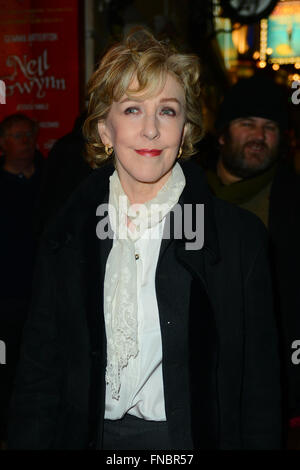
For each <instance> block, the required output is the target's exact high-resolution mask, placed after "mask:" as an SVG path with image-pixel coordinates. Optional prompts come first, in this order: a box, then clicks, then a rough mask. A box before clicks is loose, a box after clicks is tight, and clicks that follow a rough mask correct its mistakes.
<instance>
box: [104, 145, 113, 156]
mask: <svg viewBox="0 0 300 470" xmlns="http://www.w3.org/2000/svg"><path fill="white" fill-rule="evenodd" d="M113 151H114V149H113V147H109V146H108V145H105V153H106V155H107V156H108V157H110V156H111V154H112V153H113Z"/></svg>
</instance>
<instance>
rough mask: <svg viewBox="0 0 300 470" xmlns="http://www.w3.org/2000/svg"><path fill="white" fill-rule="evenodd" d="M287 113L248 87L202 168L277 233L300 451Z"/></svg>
mask: <svg viewBox="0 0 300 470" xmlns="http://www.w3.org/2000/svg"><path fill="white" fill-rule="evenodd" d="M287 111H288V107H287V99H286V97H285V94H284V92H283V90H282V88H281V87H280V86H278V85H276V84H275V83H273V82H272V81H271V80H270V79H269V78H266V77H265V76H253V77H251V78H249V79H242V80H240V81H239V82H237V83H236V84H235V85H233V86H232V87H231V88H230V89H229V90H228V92H227V93H226V94H225V96H224V100H223V102H222V103H221V106H220V109H219V113H218V117H217V120H216V125H215V127H216V133H217V138H218V144H219V145H218V147H219V148H217V146H215V152H213V154H211V155H210V156H208V158H206V160H205V161H202V162H200V163H202V165H203V166H204V168H205V173H206V178H207V181H208V183H209V185H210V188H211V190H212V191H213V193H214V194H215V195H216V196H218V197H220V198H221V199H224V200H226V201H229V202H231V203H234V204H237V205H238V206H240V207H242V208H244V209H247V210H249V211H251V212H253V213H254V214H256V215H257V216H258V217H259V218H260V219H261V220H262V221H263V223H264V224H265V226H266V227H268V229H269V241H270V253H271V255H272V256H271V262H272V268H273V282H274V287H275V289H274V290H275V296H276V301H275V304H276V307H277V312H276V315H277V321H278V325H279V329H280V333H281V351H282V353H281V354H282V361H283V378H282V381H283V384H282V385H283V389H284V397H285V398H284V410H285V430H286V432H285V434H286V435H287V436H288V441H291V440H292V441H293V445H294V446H296V447H298V448H300V436H299V430H297V428H299V426H300V419H299V416H300V373H299V372H300V369H299V367H298V369H297V367H296V365H295V364H293V362H292V360H291V357H292V354H293V352H294V350H293V348H292V344H293V342H294V341H295V340H297V339H300V315H299V308H300V295H299V292H300V291H299V288H298V280H299V278H300V270H299V269H300V268H299V266H300V247H299V236H300V232H299V226H300V211H299V200H300V185H299V175H297V172H296V171H295V168H294V165H293V164H292V160H291V159H289V158H288V146H287V143H286V141H287V137H286V132H287V129H288V112H287ZM212 147H213V146H211V148H212ZM209 157H210V158H209ZM289 427H290V431H288V428H289ZM295 436H298V437H297V439H296V437H295ZM296 441H298V442H297V443H296ZM287 445H288V446H289V445H290V444H289V442H287Z"/></svg>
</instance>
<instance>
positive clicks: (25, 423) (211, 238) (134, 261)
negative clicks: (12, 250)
mask: <svg viewBox="0 0 300 470" xmlns="http://www.w3.org/2000/svg"><path fill="white" fill-rule="evenodd" d="M199 73H200V72H199V64H198V60H197V58H196V57H195V56H193V55H185V54H180V53H178V52H177V51H175V50H174V49H173V48H172V47H170V46H169V45H167V44H164V43H162V42H159V41H157V40H156V39H155V38H154V37H153V36H152V35H151V34H149V33H147V32H145V31H138V32H135V33H132V34H131V35H129V36H128V37H127V38H125V39H124V41H123V42H122V43H120V44H117V45H115V46H113V47H112V48H111V49H110V50H109V51H108V52H107V54H106V55H105V56H104V57H103V59H102V61H101V63H100V65H99V67H98V69H97V70H96V72H95V73H94V75H93V76H92V78H91V80H90V83H89V95H90V102H89V110H88V118H87V120H86V122H85V126H84V132H85V136H86V139H87V156H88V157H87V158H88V161H89V162H90V164H91V166H92V167H93V168H94V169H95V170H94V172H93V173H92V174H91V176H89V177H88V178H87V179H86V180H85V181H84V182H83V184H82V185H81V187H80V188H79V189H78V190H76V192H75V193H74V194H73V195H72V196H71V198H70V199H69V201H68V203H67V204H66V205H65V207H64V208H63V209H62V211H61V212H60V214H59V216H58V217H57V219H56V220H55V221H54V222H53V223H52V224H51V226H50V227H49V228H48V230H47V231H46V232H45V234H44V237H43V241H42V244H41V249H40V258H39V262H38V264H37V268H36V281H35V289H34V292H35V293H34V297H33V302H32V308H31V316H30V319H29V321H28V323H27V326H26V329H25V334H24V344H23V350H22V360H21V364H20V369H19V375H18V379H17V383H16V387H15V392H14V397H13V401H12V411H11V425H10V442H9V446H10V448H31V449H32V448H36V449H42V448H43V449H44V448H51V449H53V448H64V449H86V448H92V449H105V450H109V449H114V450H120V449H126V450H130V449H232V448H238V449H243V448H245V449H246V448H278V447H279V446H280V439H281V430H280V419H281V418H280V390H279V365H278V356H277V336H276V329H275V323H274V319H273V310H272V300H271V297H272V294H271V283H270V276H269V270H268V263H267V256H266V250H265V231H264V228H263V226H262V224H261V223H260V222H259V220H258V219H256V218H255V217H254V216H252V215H250V214H248V213H247V212H245V211H242V210H240V209H238V208H235V207H232V206H230V205H228V204H226V203H224V202H221V201H219V200H217V199H215V198H214V197H212V196H211V194H210V193H209V190H208V189H207V186H206V183H205V181H204V179H203V175H202V173H201V170H200V169H199V167H198V166H197V165H195V164H193V163H192V162H189V161H187V159H188V157H190V156H191V155H192V154H193V153H195V149H194V144H195V143H196V142H197V141H198V140H199V139H200V138H201V136H202V133H203V129H202V122H201V113H200V103H199V98H200V87H199Z"/></svg>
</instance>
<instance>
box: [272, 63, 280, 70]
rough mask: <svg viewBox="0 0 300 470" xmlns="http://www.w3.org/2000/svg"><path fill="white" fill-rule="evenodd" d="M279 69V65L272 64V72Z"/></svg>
mask: <svg viewBox="0 0 300 470" xmlns="http://www.w3.org/2000/svg"><path fill="white" fill-rule="evenodd" d="M279 68H280V65H279V64H273V65H272V69H273V70H279Z"/></svg>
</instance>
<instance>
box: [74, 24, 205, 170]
mask: <svg viewBox="0 0 300 470" xmlns="http://www.w3.org/2000/svg"><path fill="white" fill-rule="evenodd" d="M168 74H171V75H172V76H173V77H175V79H176V80H178V82H179V83H180V84H181V86H182V87H183V89H184V93H185V100H186V123H188V125H187V131H186V134H185V139H184V143H183V146H182V150H183V152H182V158H188V157H190V156H191V155H193V154H194V153H196V150H195V148H194V144H195V143H196V142H198V141H199V140H200V139H201V138H202V136H203V124H202V114H201V102H200V83H199V77H200V65H199V60H198V57H197V56H196V55H193V54H180V53H179V52H178V51H177V50H176V49H175V48H174V47H173V46H171V45H169V44H167V43H166V42H163V41H158V40H157V39H155V38H154V37H153V35H152V34H151V33H149V32H148V31H146V30H144V29H138V30H135V31H133V32H131V33H129V35H128V36H127V37H125V39H124V40H123V41H122V42H121V43H118V44H116V45H114V46H112V47H111V48H110V49H109V50H108V52H107V53H106V54H105V55H104V57H103V58H102V60H101V62H100V64H99V66H98V68H97V70H96V71H95V72H94V74H93V75H92V77H91V79H90V80H89V83H88V95H89V105H88V117H87V119H86V120H85V123H84V125H83V134H84V136H85V139H86V159H87V161H88V163H89V164H90V166H91V167H92V168H98V167H99V166H101V165H102V164H103V163H105V162H107V161H108V160H111V159H112V158H113V156H112V155H111V156H108V155H107V154H106V153H105V146H104V144H103V143H102V141H101V139H100V136H99V132H98V122H99V121H102V120H105V118H106V117H107V115H108V113H109V110H110V107H111V104H112V102H113V101H119V100H120V99H121V97H122V96H123V95H124V94H125V93H127V95H128V96H129V97H130V96H133V95H134V94H135V93H143V94H144V95H145V98H146V97H149V96H151V95H154V94H156V93H158V92H159V90H162V88H163V87H164V84H165V81H166V79H167V75H168ZM134 78H137V82H138V88H136V89H135V90H129V87H130V84H131V83H132V81H133V79H134ZM144 95H143V96H144Z"/></svg>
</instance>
